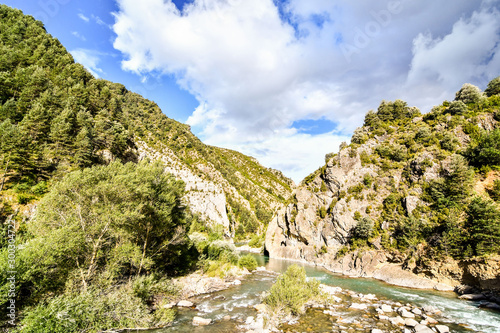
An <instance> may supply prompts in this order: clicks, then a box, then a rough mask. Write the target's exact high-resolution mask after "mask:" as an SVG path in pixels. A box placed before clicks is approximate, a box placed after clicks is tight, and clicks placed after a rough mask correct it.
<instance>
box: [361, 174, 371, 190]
mask: <svg viewBox="0 0 500 333" xmlns="http://www.w3.org/2000/svg"><path fill="white" fill-rule="evenodd" d="M372 183H373V177H372V176H371V175H370V174H369V173H366V174H365V175H364V176H363V184H365V185H366V186H367V187H368V188H370V187H371V186H372Z"/></svg>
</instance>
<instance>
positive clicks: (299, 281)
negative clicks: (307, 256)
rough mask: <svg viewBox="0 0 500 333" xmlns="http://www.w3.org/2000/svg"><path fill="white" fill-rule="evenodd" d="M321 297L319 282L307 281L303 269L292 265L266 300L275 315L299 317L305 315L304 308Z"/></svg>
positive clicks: (279, 278) (273, 286)
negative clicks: (281, 313)
mask: <svg viewBox="0 0 500 333" xmlns="http://www.w3.org/2000/svg"><path fill="white" fill-rule="evenodd" d="M319 295H320V290H319V281H318V280H316V279H311V280H307V277H306V271H305V269H304V268H303V267H299V266H297V265H292V266H290V267H288V269H287V270H286V272H285V273H283V274H281V275H280V276H279V277H278V279H277V280H276V282H275V283H274V284H273V285H272V287H271V289H270V290H269V294H268V295H267V296H266V298H265V299H264V303H265V304H267V305H268V306H269V307H270V309H271V311H273V312H274V313H279V312H284V313H285V314H290V313H291V314H293V315H298V314H302V313H304V310H305V309H304V306H305V304H306V303H307V302H308V301H309V300H312V299H314V298H316V297H318V296H319Z"/></svg>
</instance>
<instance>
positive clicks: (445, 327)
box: [435, 325, 450, 333]
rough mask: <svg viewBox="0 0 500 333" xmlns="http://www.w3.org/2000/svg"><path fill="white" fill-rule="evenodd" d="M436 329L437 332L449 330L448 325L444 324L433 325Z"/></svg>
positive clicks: (441, 332) (446, 332) (443, 332)
mask: <svg viewBox="0 0 500 333" xmlns="http://www.w3.org/2000/svg"><path fill="white" fill-rule="evenodd" d="M435 327H436V329H437V331H438V332H439V333H448V332H450V328H449V327H448V326H445V325H436V326H435Z"/></svg>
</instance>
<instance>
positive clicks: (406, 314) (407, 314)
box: [398, 309, 415, 318]
mask: <svg viewBox="0 0 500 333" xmlns="http://www.w3.org/2000/svg"><path fill="white" fill-rule="evenodd" d="M398 312H399V314H400V315H401V317H403V318H415V315H414V314H413V313H411V312H409V311H408V310H406V309H403V310H401V311H398Z"/></svg>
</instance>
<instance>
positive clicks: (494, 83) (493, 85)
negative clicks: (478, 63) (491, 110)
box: [484, 76, 500, 97]
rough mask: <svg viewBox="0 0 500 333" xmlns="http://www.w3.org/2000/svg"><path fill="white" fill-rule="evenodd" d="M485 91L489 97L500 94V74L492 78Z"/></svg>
mask: <svg viewBox="0 0 500 333" xmlns="http://www.w3.org/2000/svg"><path fill="white" fill-rule="evenodd" d="M484 92H485V94H486V96H488V97H491V96H493V95H498V94H500V76H498V77H496V78H494V79H493V80H491V81H490V82H489V83H488V87H486V90H485V91H484Z"/></svg>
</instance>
